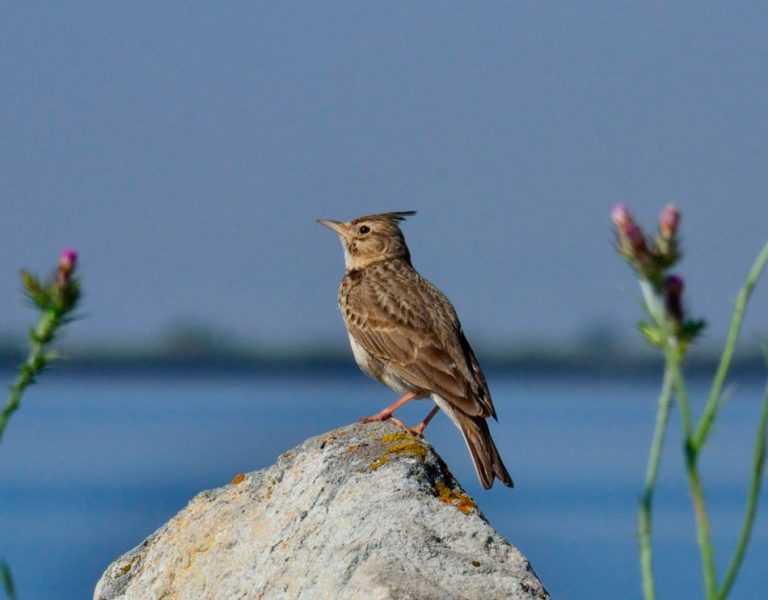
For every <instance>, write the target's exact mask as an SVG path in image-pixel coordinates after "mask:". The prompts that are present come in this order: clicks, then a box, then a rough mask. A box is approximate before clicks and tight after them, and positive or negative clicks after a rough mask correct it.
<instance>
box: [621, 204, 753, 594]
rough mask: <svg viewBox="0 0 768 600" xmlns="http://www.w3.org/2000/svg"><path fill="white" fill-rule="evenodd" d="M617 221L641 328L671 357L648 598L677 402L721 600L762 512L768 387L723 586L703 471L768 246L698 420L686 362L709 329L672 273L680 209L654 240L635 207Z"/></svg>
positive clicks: (712, 586) (669, 212) (647, 554)
mask: <svg viewBox="0 0 768 600" xmlns="http://www.w3.org/2000/svg"><path fill="white" fill-rule="evenodd" d="M611 218H612V220H613V224H614V226H615V233H616V249H617V251H618V252H619V254H620V255H621V256H622V257H623V258H624V259H625V260H626V261H627V262H628V263H629V264H630V265H631V266H632V268H633V269H634V271H635V273H636V274H637V276H638V279H639V282H640V290H641V292H642V303H643V307H644V309H645V312H646V320H644V321H641V322H640V323H639V325H638V329H639V330H640V333H642V335H643V336H644V337H645V339H646V340H647V341H648V342H649V343H650V344H651V345H653V346H654V347H656V348H658V349H659V350H660V351H661V352H663V354H664V358H665V367H664V376H663V380H662V387H661V393H660V395H659V400H658V409H657V414H656V425H655V429H654V433H653V440H652V442H651V448H650V452H649V457H648V466H647V469H646V475H645V486H644V489H643V494H642V496H641V499H640V508H639V513H638V538H639V551H640V567H641V573H642V583H643V594H644V596H645V598H646V600H651V599H654V598H655V597H656V588H655V582H654V574H653V546H652V541H651V531H652V508H653V497H654V493H655V490H656V482H657V476H658V471H659V464H660V462H661V451H662V448H663V445H664V436H665V434H666V430H667V422H668V417H669V411H670V408H671V405H672V402H673V399H676V400H677V407H678V409H679V411H680V417H681V426H682V434H683V456H684V460H685V468H686V477H687V480H688V488H689V491H690V495H691V501H692V504H693V512H694V516H695V521H696V533H697V542H698V546H699V554H700V558H701V568H702V576H703V580H704V591H705V596H706V598H707V600H723V599H725V598H727V597H728V594H729V593H730V591H731V589H732V587H733V584H734V582H735V580H736V576H737V575H738V572H739V569H740V567H741V564H742V561H743V558H744V554H745V552H746V548H747V545H748V544H749V539H750V536H751V533H752V528H753V525H754V520H755V515H756V513H757V503H758V498H759V495H760V488H761V485H762V478H763V471H764V467H765V455H766V434H767V433H768V390H766V395H765V398H764V400H763V405H762V412H761V416H760V421H759V424H758V429H757V437H756V440H755V446H754V452H753V456H752V472H751V481H750V485H749V492H748V497H747V502H746V507H745V510H744V517H743V524H742V528H741V532H740V534H739V538H738V540H737V543H736V547H735V550H734V552H733V556H732V557H731V560H730V563H729V566H728V570H727V572H726V574H725V576H724V577H723V579H722V580H721V581H718V577H717V573H716V569H715V552H714V547H713V545H712V539H711V535H710V522H709V517H708V513H707V504H706V499H705V496H704V489H703V485H702V480H701V474H700V470H699V460H700V457H701V453H702V451H703V449H704V446H705V444H706V442H707V439H708V437H709V435H710V433H711V432H712V428H713V426H714V424H715V421H716V419H717V416H718V413H719V410H720V408H721V407H722V404H723V386H724V384H725V379H726V377H727V376H728V370H729V368H730V365H731V359H732V358H733V352H734V349H735V347H736V342H737V340H738V338H739V333H740V331H741V324H742V321H743V319H744V313H745V311H746V307H747V303H748V301H749V297H750V295H751V294H752V290H753V289H754V286H755V284H756V283H757V280H758V279H759V277H760V275H761V273H762V271H763V269H764V267H765V264H766V262H768V244H766V245H765V246H764V247H763V249H762V251H761V252H760V254H759V255H758V257H757V260H756V261H755V263H754V265H753V266H752V269H751V270H750V272H749V275H748V277H747V280H746V282H745V284H744V286H743V287H742V289H741V291H740V292H739V294H738V296H737V299H736V305H735V307H734V311H733V316H732V320H731V326H730V329H729V331H728V337H727V340H726V343H725V347H724V349H723V352H722V354H721V357H720V361H719V364H718V367H717V371H716V372H715V375H714V379H713V382H712V386H711V388H710V391H709V395H708V398H707V400H706V403H705V405H704V409H703V411H702V414H701V415H700V417H699V419H698V421H696V422H694V419H693V416H692V413H691V409H690V405H689V402H688V393H687V385H686V379H685V376H684V373H683V363H684V360H685V355H686V351H687V349H688V347H689V346H690V345H691V344H692V343H693V342H695V341H696V339H697V338H698V336H699V334H700V333H701V331H702V329H703V328H704V326H705V322H704V321H703V320H700V319H691V318H689V317H688V315H687V310H686V306H685V302H684V301H683V293H684V290H685V282H684V280H683V278H682V277H681V276H680V275H677V274H673V273H671V272H670V269H671V268H672V267H674V266H675V265H676V264H677V262H678V261H679V259H680V241H679V236H678V228H679V224H680V212H679V211H678V210H677V208H675V207H674V206H671V205H670V206H667V207H665V208H664V210H662V212H661V216H660V218H659V227H658V232H657V234H656V235H655V236H654V237H653V238H649V237H647V236H646V235H645V234H644V233H643V231H642V229H641V228H640V227H639V226H638V225H637V224H636V223H635V221H634V219H633V217H632V214H631V213H630V211H629V209H628V208H627V207H626V206H624V205H623V204H619V205H617V206H615V207H614V209H613V211H612V213H611Z"/></svg>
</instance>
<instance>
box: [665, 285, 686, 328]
mask: <svg viewBox="0 0 768 600" xmlns="http://www.w3.org/2000/svg"><path fill="white" fill-rule="evenodd" d="M684 289H685V281H683V278H682V277H680V276H679V275H669V276H668V277H667V278H666V279H665V280H664V300H665V304H666V309H667V316H668V317H670V318H671V319H672V321H673V322H674V323H675V325H681V324H682V322H683V290H684Z"/></svg>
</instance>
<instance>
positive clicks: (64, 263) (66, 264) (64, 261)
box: [59, 248, 77, 274]
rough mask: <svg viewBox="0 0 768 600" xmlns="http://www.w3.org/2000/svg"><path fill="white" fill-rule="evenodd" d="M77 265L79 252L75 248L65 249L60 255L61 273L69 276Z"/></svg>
mask: <svg viewBox="0 0 768 600" xmlns="http://www.w3.org/2000/svg"><path fill="white" fill-rule="evenodd" d="M75 264H77V251H76V250H75V249H74V248H64V250H62V251H61V254H60V255H59V271H60V272H63V273H66V274H69V273H71V272H72V271H73V270H74V268H75Z"/></svg>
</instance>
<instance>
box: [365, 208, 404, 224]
mask: <svg viewBox="0 0 768 600" xmlns="http://www.w3.org/2000/svg"><path fill="white" fill-rule="evenodd" d="M415 214H416V211H415V210H400V211H396V212H386V213H380V214H377V215H366V216H365V217H358V218H357V219H355V220H354V221H351V223H361V222H363V221H390V222H391V223H399V222H400V221H405V219H406V217H412V216H413V215H415Z"/></svg>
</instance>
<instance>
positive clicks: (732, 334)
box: [693, 243, 768, 448]
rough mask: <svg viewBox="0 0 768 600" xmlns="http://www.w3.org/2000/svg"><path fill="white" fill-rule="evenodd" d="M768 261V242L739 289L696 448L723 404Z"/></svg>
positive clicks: (702, 444)
mask: <svg viewBox="0 0 768 600" xmlns="http://www.w3.org/2000/svg"><path fill="white" fill-rule="evenodd" d="M767 262H768V243H766V244H765V246H763V249H762V251H761V252H760V254H759V255H758V256H757V259H756V260H755V264H754V265H752V268H751V269H750V271H749V275H748V276H747V280H746V282H745V283H744V286H743V287H742V288H741V290H740V291H739V294H738V296H737V297H736V305H735V307H734V309H733V318H732V319H731V327H730V329H729V330H728V338H727V340H726V343H725V348H723V354H722V356H721V357H720V364H719V365H718V367H717V372H716V373H715V378H714V381H713V382H712V388H711V391H710V393H709V397H708V398H707V403H706V405H705V406H704V411H703V412H702V415H701V419H700V421H699V426H698V428H697V430H696V436H695V438H694V440H693V443H694V445H695V446H696V448H702V447H703V446H704V444H705V443H706V441H707V436H708V435H709V433H710V431H711V429H712V425H713V424H714V422H715V418H716V417H717V411H718V409H719V408H720V405H721V404H722V390H723V385H724V384H725V378H726V376H727V375H728V369H729V368H730V366H731V359H732V358H733V352H734V350H735V348H736V342H737V340H738V339H739V332H740V331H741V323H742V321H743V320H744V313H745V312H746V309H747V302H748V301H749V297H750V296H751V295H752V290H753V289H754V287H755V284H757V280H758V279H759V278H760V275H761V274H762V272H763V269H764V268H765V265H766V263H767Z"/></svg>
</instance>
